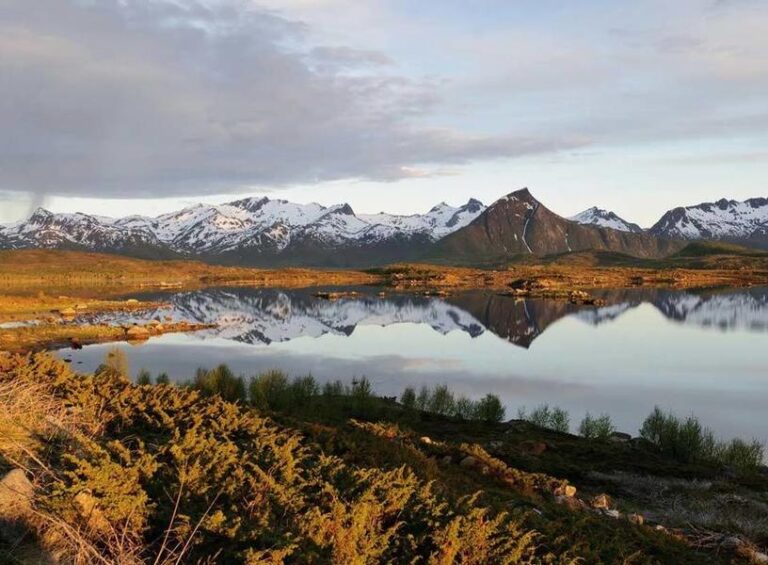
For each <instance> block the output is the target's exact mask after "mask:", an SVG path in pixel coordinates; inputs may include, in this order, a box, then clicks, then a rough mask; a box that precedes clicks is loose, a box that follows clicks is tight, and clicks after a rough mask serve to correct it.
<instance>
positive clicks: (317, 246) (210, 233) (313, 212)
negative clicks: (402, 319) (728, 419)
mask: <svg viewBox="0 0 768 565" xmlns="http://www.w3.org/2000/svg"><path fill="white" fill-rule="evenodd" d="M696 239H704V240H720V241H727V242H733V243H740V244H743V245H749V246H753V247H759V248H765V249H768V199H766V198H753V199H750V200H746V201H744V202H737V201H734V200H719V201H718V202H714V203H704V204H700V205H697V206H689V207H686V208H675V209H673V210H670V211H668V212H667V213H665V214H664V215H663V216H662V218H661V219H660V220H659V221H658V222H657V223H656V224H654V226H653V227H651V228H650V229H648V230H643V229H642V228H641V227H640V226H638V225H637V224H633V223H631V222H628V221H626V220H624V219H622V218H620V217H619V216H618V215H616V214H615V213H613V212H610V211H607V210H603V209H600V208H597V207H593V208H590V209H588V210H585V211H584V212H582V213H580V214H577V215H576V216H573V217H571V218H564V217H562V216H559V215H557V214H555V213H554V212H552V211H551V210H549V209H548V208H547V207H545V206H544V205H543V204H542V203H541V202H539V201H538V200H536V198H534V197H533V195H532V194H531V193H530V191H528V189H522V190H518V191H515V192H512V193H510V194H509V195H507V196H505V197H503V198H501V199H499V200H497V201H496V202H494V203H492V204H491V205H490V206H487V207H486V206H485V205H484V204H483V203H481V202H480V201H478V200H475V199H470V200H469V201H467V203H466V204H464V205H462V206H459V207H453V206H449V205H448V204H446V203H440V204H438V205H437V206H435V207H433V208H432V209H431V210H429V211H428V212H426V213H425V214H413V215H395V214H387V213H384V212H381V213H379V214H356V213H355V212H354V211H353V210H352V208H351V207H350V206H349V205H348V204H338V205H334V206H322V205H320V204H315V203H312V204H295V203H292V202H288V201H286V200H277V199H275V200H273V199H269V198H246V199H241V200H236V201H233V202H229V203H226V204H221V205H207V204H199V205H196V206H191V207H188V208H184V209H183V210H180V211H177V212H171V213H168V214H163V215H160V216H156V217H146V216H127V217H122V218H109V217H103V216H95V215H89V214H82V213H75V214H64V213H52V212H49V211H47V210H45V209H43V208H38V209H37V210H35V211H34V212H33V213H32V215H31V216H30V217H29V218H27V219H26V220H24V221H21V222H17V223H14V224H9V225H4V226H0V248H6V249H20V248H35V247H42V248H66V249H81V250H90V251H100V252H110V253H119V254H125V255H131V256H136V257H143V258H173V257H177V258H196V259H202V260H204V261H209V262H215V263H223V264H243V265H258V266H285V265H305V266H372V265H380V264H386V263H391V262H396V261H410V260H433V259H434V260H440V261H445V262H455V263H467V262H470V263H471V262H480V261H503V260H509V259H513V258H515V257H518V256H525V255H536V256H547V255H555V254H565V253H570V252H575V251H587V250H592V251H611V252H617V253H623V254H627V255H631V256H635V257H642V258H659V257H664V256H667V255H669V254H671V253H674V252H675V251H678V250H680V249H681V248H682V247H683V246H684V245H685V242H686V241H690V240H696Z"/></svg>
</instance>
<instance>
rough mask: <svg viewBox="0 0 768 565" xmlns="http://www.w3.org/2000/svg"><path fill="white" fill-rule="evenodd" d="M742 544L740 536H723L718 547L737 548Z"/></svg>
mask: <svg viewBox="0 0 768 565" xmlns="http://www.w3.org/2000/svg"><path fill="white" fill-rule="evenodd" d="M743 544H744V542H743V541H742V540H741V538H737V537H736V536H730V537H727V538H724V539H723V541H721V542H720V547H722V548H723V549H738V548H739V547H741V546H742V545H743Z"/></svg>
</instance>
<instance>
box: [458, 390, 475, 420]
mask: <svg viewBox="0 0 768 565" xmlns="http://www.w3.org/2000/svg"><path fill="white" fill-rule="evenodd" d="M454 415H455V416H456V417H457V418H461V419H462V420H474V419H475V416H476V415H477V406H476V405H475V403H474V402H472V400H470V399H469V398H467V397H466V396H460V397H459V398H458V399H457V400H456V406H455V411H454Z"/></svg>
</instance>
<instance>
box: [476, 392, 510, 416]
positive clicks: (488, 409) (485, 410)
mask: <svg viewBox="0 0 768 565" xmlns="http://www.w3.org/2000/svg"><path fill="white" fill-rule="evenodd" d="M505 414H506V409H505V408H504V406H503V405H502V404H501V400H499V397H498V396H496V395H495V394H486V395H485V396H484V397H483V398H482V399H481V400H480V401H479V402H478V403H477V405H476V407H475V418H476V419H477V420H482V421H483V422H501V421H502V420H503V419H504V416H505Z"/></svg>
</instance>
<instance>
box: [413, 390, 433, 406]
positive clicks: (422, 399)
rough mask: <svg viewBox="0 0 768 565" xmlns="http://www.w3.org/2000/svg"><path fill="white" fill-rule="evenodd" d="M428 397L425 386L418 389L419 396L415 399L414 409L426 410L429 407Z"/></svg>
mask: <svg viewBox="0 0 768 565" xmlns="http://www.w3.org/2000/svg"><path fill="white" fill-rule="evenodd" d="M429 396H430V395H429V389H428V388H427V387H426V386H422V387H421V389H419V395H418V396H417V397H416V408H418V409H419V410H426V409H427V407H428V406H429Z"/></svg>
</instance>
